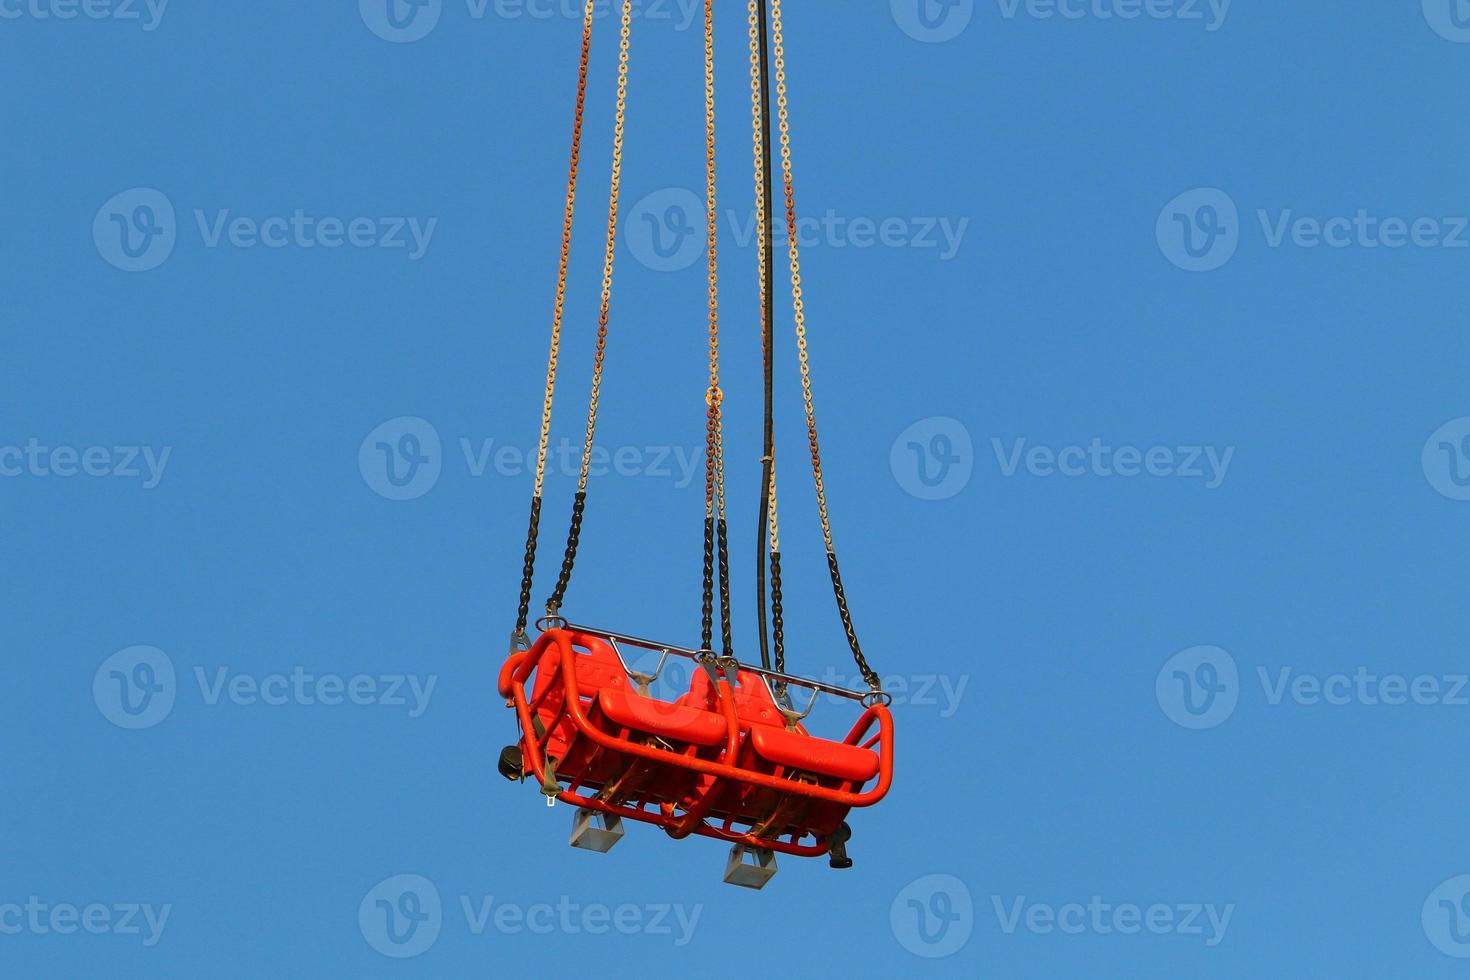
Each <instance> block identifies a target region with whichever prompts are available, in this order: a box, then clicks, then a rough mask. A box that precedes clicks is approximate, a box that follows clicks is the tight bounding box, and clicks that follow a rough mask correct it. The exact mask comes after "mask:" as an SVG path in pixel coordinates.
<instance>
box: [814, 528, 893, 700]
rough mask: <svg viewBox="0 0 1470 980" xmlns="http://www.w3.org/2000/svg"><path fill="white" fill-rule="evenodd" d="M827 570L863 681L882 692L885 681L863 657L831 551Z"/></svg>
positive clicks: (835, 558) (853, 656)
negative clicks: (829, 573)
mask: <svg viewBox="0 0 1470 980" xmlns="http://www.w3.org/2000/svg"><path fill="white" fill-rule="evenodd" d="M827 570H828V571H830V572H831V573H832V592H833V594H835V595H836V596H837V613H838V615H840V616H841V617H842V628H843V630H845V631H846V632H847V645H848V646H850V647H852V658H853V660H855V661H857V666H858V670H860V671H862V674H863V680H865V681H867V682H868V686H869V687H871V688H872V689H873V690H875V691H881V690H882V689H883V679H882V678H881V677H879V676H878V675H877V674H876V673H875V672H874V671H873V668H872V667H869V666H868V658H867V657H865V656H863V648H862V644H860V643H858V638H857V630H855V629H853V626H852V613H851V612H849V611H848V608H847V592H846V591H845V590H844V589H843V588H842V571H841V570H840V569H839V568H838V567H837V556H836V555H835V554H833V553H832V552H830V551H829V552H827Z"/></svg>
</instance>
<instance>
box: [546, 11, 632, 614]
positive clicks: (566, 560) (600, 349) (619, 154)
mask: <svg viewBox="0 0 1470 980" xmlns="http://www.w3.org/2000/svg"><path fill="white" fill-rule="evenodd" d="M633 3H634V0H623V7H622V18H621V23H620V25H619V35H618V97H617V109H616V113H615V115H614V119H613V152H612V180H611V184H610V188H609V191H608V204H607V239H606V247H605V249H604V251H603V260H602V298H601V301H600V304H599V307H598V313H597V345H596V349H595V352H594V354H593V358H592V394H591V397H590V398H589V399H588V404H587V433H586V437H585V439H584V440H583V442H582V468H581V471H580V473H579V474H578V477H577V495H576V498H575V500H574V502H573V505H572V522H571V528H570V530H569V531H568V532H567V547H566V552H565V554H564V556H563V558H562V567H561V574H560V576H559V577H558V578H557V582H556V591H555V592H553V593H552V596H551V598H550V599H547V600H546V612H547V615H548V616H556V615H557V614H558V612H559V610H560V609H561V605H562V601H563V600H564V599H565V598H566V591H567V586H568V585H569V584H570V583H571V578H572V567H573V566H574V565H575V563H576V560H577V547H578V545H579V544H580V541H581V534H582V514H583V512H584V510H585V508H586V502H587V477H588V474H589V472H590V471H591V469H592V447H593V441H594V440H595V439H596V437H597V412H598V408H599V407H600V403H601V400H602V371H603V364H604V361H605V359H606V355H607V333H608V329H607V326H608V317H609V311H610V309H611V307H612V287H613V264H614V259H615V257H616V255H617V244H618V199H619V192H620V191H621V189H622V182H623V128H624V123H625V121H626V119H627V110H628V49H629V46H630V44H631V40H632V32H633ZM593 4H594V0H588V3H587V9H588V11H589V16H590V15H591V14H590V12H591V10H592V9H593Z"/></svg>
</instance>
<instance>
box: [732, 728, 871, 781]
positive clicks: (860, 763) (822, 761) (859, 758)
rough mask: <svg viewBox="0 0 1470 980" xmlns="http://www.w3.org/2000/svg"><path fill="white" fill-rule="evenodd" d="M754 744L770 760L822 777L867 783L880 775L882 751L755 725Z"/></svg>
mask: <svg viewBox="0 0 1470 980" xmlns="http://www.w3.org/2000/svg"><path fill="white" fill-rule="evenodd" d="M750 744H751V747H752V748H754V749H755V752H756V754H757V755H759V756H760V757H761V758H763V759H765V760H766V761H767V762H774V763H776V764H777V765H780V766H786V767H788V768H791V769H800V770H802V771H803V772H810V773H815V774H816V775H819V776H831V777H832V778H834V779H841V780H844V781H851V782H855V783H866V782H867V781H868V780H870V779H872V778H873V777H874V776H876V775H878V753H876V752H873V751H871V750H869V749H864V748H860V747H859V746H856V745H847V744H845V743H843V742H831V741H828V740H827V739H825V738H817V737H816V736H815V735H804V734H801V733H799V732H789V731H787V730H786V729H784V728H775V727H772V726H768V725H755V726H753V727H752V728H751V730H750Z"/></svg>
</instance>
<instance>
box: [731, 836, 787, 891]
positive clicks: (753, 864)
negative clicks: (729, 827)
mask: <svg viewBox="0 0 1470 980" xmlns="http://www.w3.org/2000/svg"><path fill="white" fill-rule="evenodd" d="M774 877H776V852H775V851H767V850H765V849H763V848H759V847H746V846H745V845H744V844H736V845H735V846H734V847H732V848H730V860H729V861H728V862H726V864H725V884H727V885H737V886H739V887H741V888H753V889H755V890H756V891H760V890H761V889H762V888H764V887H766V883H767V882H769V881H770V880H771V879H772V878H774Z"/></svg>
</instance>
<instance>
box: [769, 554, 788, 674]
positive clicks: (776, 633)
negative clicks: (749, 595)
mask: <svg viewBox="0 0 1470 980" xmlns="http://www.w3.org/2000/svg"><path fill="white" fill-rule="evenodd" d="M771 638H772V641H773V645H774V646H775V648H776V673H778V674H784V673H786V617H785V611H784V609H783V607H782V602H781V552H779V551H773V552H771Z"/></svg>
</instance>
